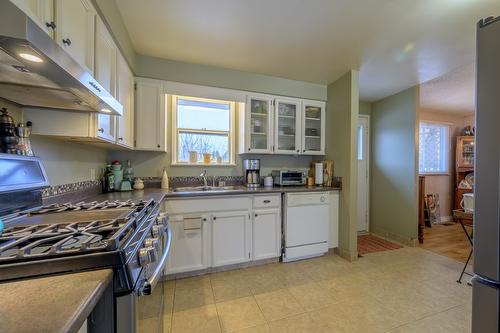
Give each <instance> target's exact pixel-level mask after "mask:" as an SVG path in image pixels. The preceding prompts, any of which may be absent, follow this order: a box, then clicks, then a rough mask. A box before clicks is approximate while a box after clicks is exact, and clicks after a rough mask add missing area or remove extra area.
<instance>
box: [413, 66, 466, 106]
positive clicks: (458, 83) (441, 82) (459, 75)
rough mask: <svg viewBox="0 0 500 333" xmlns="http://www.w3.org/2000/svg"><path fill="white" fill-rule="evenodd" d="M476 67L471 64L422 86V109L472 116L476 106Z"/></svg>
mask: <svg viewBox="0 0 500 333" xmlns="http://www.w3.org/2000/svg"><path fill="white" fill-rule="evenodd" d="M475 83H476V75H475V66H474V64H470V65H467V66H464V67H462V68H459V69H457V70H455V71H453V72H451V73H448V74H446V75H443V76H441V77H439V78H437V79H434V80H431V81H428V82H425V83H424V84H422V85H421V86H420V107H421V108H422V109H432V110H435V111H442V112H450V113H460V114H471V113H473V112H474V105H475V91H476V90H475V89H476V88H475Z"/></svg>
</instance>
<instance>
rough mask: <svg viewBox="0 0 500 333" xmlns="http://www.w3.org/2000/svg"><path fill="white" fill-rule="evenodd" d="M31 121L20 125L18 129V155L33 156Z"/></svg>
mask: <svg viewBox="0 0 500 333" xmlns="http://www.w3.org/2000/svg"><path fill="white" fill-rule="evenodd" d="M31 125H32V123H31V121H28V122H27V123H26V126H24V124H23V123H19V124H18V125H17V127H16V135H17V138H18V142H17V147H16V154H18V155H24V156H33V149H32V148H31V138H30V137H31Z"/></svg>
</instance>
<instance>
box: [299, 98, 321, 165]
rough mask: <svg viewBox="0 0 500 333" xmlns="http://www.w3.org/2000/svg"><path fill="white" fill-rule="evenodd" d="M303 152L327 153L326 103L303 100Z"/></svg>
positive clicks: (310, 153)
mask: <svg viewBox="0 0 500 333" xmlns="http://www.w3.org/2000/svg"><path fill="white" fill-rule="evenodd" d="M302 153H303V154H309V155H324V154H325V103H324V102H318V101H302Z"/></svg>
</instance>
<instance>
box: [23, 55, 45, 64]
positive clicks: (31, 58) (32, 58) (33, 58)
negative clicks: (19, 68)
mask: <svg viewBox="0 0 500 333" xmlns="http://www.w3.org/2000/svg"><path fill="white" fill-rule="evenodd" d="M19 56H20V57H21V58H23V59H25V60H28V61H31V62H43V59H42V58H40V57H38V56H36V55H34V54H31V53H19Z"/></svg>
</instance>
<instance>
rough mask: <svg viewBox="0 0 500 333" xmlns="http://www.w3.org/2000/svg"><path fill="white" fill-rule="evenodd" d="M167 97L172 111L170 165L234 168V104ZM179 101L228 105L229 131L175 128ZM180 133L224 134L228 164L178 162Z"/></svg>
mask: <svg viewBox="0 0 500 333" xmlns="http://www.w3.org/2000/svg"><path fill="white" fill-rule="evenodd" d="M167 97H169V102H170V105H171V110H172V160H171V163H170V164H171V165H173V166H205V167H209V166H214V167H234V166H236V161H235V155H236V141H235V138H236V133H235V129H236V125H235V124H236V119H235V115H236V102H234V101H228V100H222V99H212V98H202V97H194V96H185V95H167ZM179 99H187V100H191V101H196V102H206V103H215V104H228V105H229V131H219V130H203V129H201V130H200V129H191V128H178V127H177V117H178V116H177V112H178V110H177V101H178V100H179ZM181 132H190V133H197V134H224V135H225V134H226V133H227V136H228V152H229V162H222V163H221V164H217V162H216V161H212V162H211V163H210V164H206V163H203V162H197V163H190V162H189V161H185V162H184V161H179V160H178V155H179V151H178V149H179V147H178V141H179V134H180V133H181Z"/></svg>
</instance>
